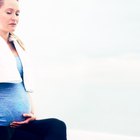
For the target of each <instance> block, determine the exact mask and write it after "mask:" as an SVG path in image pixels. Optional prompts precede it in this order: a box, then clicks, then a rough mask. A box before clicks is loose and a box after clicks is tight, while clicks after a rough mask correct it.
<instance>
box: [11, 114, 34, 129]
mask: <svg viewBox="0 0 140 140" xmlns="http://www.w3.org/2000/svg"><path fill="white" fill-rule="evenodd" d="M23 117H25V120H24V121H20V122H16V121H14V122H12V123H11V124H10V127H13V128H16V127H19V126H21V125H23V124H28V123H29V122H30V121H33V120H36V117H35V115H34V114H32V113H30V114H23Z"/></svg>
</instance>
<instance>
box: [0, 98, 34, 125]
mask: <svg viewBox="0 0 140 140" xmlns="http://www.w3.org/2000/svg"><path fill="white" fill-rule="evenodd" d="M30 111H31V108H30V105H29V102H28V100H25V99H24V100H16V101H11V100H9V101H8V102H7V100H6V102H4V100H3V101H2V102H0V125H3V126H8V125H9V124H10V123H11V122H13V121H23V120H25V118H24V117H23V114H24V113H30Z"/></svg>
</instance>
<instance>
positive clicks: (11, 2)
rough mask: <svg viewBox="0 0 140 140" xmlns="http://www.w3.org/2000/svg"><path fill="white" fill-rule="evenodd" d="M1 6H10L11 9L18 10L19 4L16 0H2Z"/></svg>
mask: <svg viewBox="0 0 140 140" xmlns="http://www.w3.org/2000/svg"><path fill="white" fill-rule="evenodd" d="M2 7H3V8H11V9H18V10H19V4H18V1H17V0H4V4H3V6H2ZM2 7H1V8H2Z"/></svg>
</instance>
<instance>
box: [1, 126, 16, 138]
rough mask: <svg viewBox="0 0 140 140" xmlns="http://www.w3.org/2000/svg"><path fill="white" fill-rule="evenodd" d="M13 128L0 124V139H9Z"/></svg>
mask: <svg viewBox="0 0 140 140" xmlns="http://www.w3.org/2000/svg"><path fill="white" fill-rule="evenodd" d="M13 132H14V129H12V128H10V127H8V126H0V140H11V137H12V134H13Z"/></svg>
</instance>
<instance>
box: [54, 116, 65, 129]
mask: <svg viewBox="0 0 140 140" xmlns="http://www.w3.org/2000/svg"><path fill="white" fill-rule="evenodd" d="M52 127H54V128H57V129H61V130H66V124H65V122H64V121H62V120H59V119H55V118H54V119H52Z"/></svg>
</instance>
